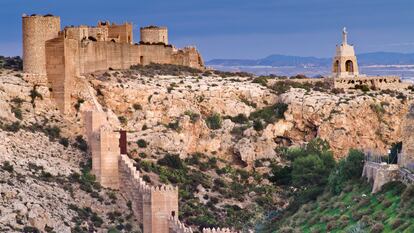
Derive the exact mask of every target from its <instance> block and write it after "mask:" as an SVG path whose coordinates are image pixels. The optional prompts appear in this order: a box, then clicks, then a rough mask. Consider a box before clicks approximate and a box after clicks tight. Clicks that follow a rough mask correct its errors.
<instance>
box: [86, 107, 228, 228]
mask: <svg viewBox="0 0 414 233" xmlns="http://www.w3.org/2000/svg"><path fill="white" fill-rule="evenodd" d="M85 124H86V126H85V127H86V135H87V139H88V143H89V148H90V152H91V154H92V173H93V174H94V175H95V176H96V178H97V181H99V182H100V184H101V185H102V186H103V187H105V188H112V189H118V190H119V191H120V192H121V193H122V194H123V195H124V196H125V198H126V199H128V200H130V201H131V208H132V211H133V213H134V215H135V217H136V218H137V219H138V220H139V221H140V222H141V223H142V225H143V232H144V233H192V232H193V230H192V229H191V228H190V227H186V226H185V225H184V224H183V223H181V222H180V221H179V220H178V188H177V187H173V186H171V185H161V186H151V185H149V184H147V183H146V182H145V181H144V180H143V178H142V177H141V174H140V172H139V171H138V170H137V168H136V167H135V165H134V161H133V160H131V159H130V158H129V157H128V156H127V155H126V154H121V152H120V151H121V150H120V148H121V146H120V144H121V142H120V141H121V140H120V137H119V134H118V133H117V132H114V131H113V130H111V128H110V126H109V123H108V121H107V117H106V113H105V112H102V111H100V112H98V111H87V112H85ZM122 143H124V144H125V145H124V146H126V144H127V141H126V140H123V142H122ZM203 232H204V233H213V232H214V233H231V232H232V231H231V230H230V229H220V228H217V229H203Z"/></svg>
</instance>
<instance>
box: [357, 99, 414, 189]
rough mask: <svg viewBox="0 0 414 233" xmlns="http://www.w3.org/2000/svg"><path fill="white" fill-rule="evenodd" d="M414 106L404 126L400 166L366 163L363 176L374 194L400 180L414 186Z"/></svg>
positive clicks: (411, 107) (399, 157)
mask: <svg viewBox="0 0 414 233" xmlns="http://www.w3.org/2000/svg"><path fill="white" fill-rule="evenodd" d="M413 130H414V105H411V106H410V110H409V111H408V113H407V115H406V117H405V119H404V122H403V125H402V143H403V146H402V151H401V153H400V154H399V155H398V164H386V163H375V162H370V161H366V162H365V164H364V170H363V172H362V176H363V177H365V178H367V179H368V181H370V182H371V183H372V184H373V185H372V192H373V193H375V192H378V191H379V190H381V187H382V186H383V185H384V184H386V183H388V182H391V181H396V180H399V181H401V182H404V183H405V184H414V174H413V170H414V160H413V158H414V148H413V145H414V144H413V142H414V137H413Z"/></svg>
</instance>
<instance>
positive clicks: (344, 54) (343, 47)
mask: <svg viewBox="0 0 414 233" xmlns="http://www.w3.org/2000/svg"><path fill="white" fill-rule="evenodd" d="M332 73H333V76H334V77H337V78H352V77H357V76H358V75H359V71H358V62H357V58H356V56H355V51H354V46H353V45H349V44H348V32H347V31H346V28H344V29H343V31H342V44H340V45H337V46H336V54H335V57H334V59H333V64H332Z"/></svg>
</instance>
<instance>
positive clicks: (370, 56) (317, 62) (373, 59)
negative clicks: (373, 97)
mask: <svg viewBox="0 0 414 233" xmlns="http://www.w3.org/2000/svg"><path fill="white" fill-rule="evenodd" d="M357 57H358V62H359V64H360V65H361V66H370V65H413V64H414V53H392V52H374V53H362V54H359V55H357ZM331 62H332V58H317V57H301V56H287V55H280V54H274V55H270V56H268V57H265V58H262V59H256V60H254V59H252V60H249V59H213V60H210V61H208V62H207V63H206V64H207V65H210V66H273V67H283V66H296V67H303V66H313V67H330V66H331Z"/></svg>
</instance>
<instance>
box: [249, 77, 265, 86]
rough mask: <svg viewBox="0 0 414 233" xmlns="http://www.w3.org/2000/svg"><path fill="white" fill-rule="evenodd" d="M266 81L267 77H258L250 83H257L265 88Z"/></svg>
mask: <svg viewBox="0 0 414 233" xmlns="http://www.w3.org/2000/svg"><path fill="white" fill-rule="evenodd" d="M267 79H268V77H266V76H260V77H257V78H254V79H253V81H252V83H259V84H260V85H262V86H266V85H267Z"/></svg>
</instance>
